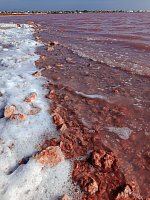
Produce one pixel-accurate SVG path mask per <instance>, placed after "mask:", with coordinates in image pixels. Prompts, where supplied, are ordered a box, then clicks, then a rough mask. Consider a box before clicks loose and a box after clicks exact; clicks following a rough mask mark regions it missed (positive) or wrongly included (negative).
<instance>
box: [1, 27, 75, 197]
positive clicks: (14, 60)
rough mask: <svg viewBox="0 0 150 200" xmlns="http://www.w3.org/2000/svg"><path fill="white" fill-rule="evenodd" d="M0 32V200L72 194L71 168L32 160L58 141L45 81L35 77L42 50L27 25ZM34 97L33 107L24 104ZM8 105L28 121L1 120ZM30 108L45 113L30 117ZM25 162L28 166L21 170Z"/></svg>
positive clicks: (66, 165) (3, 28) (66, 162)
mask: <svg viewBox="0 0 150 200" xmlns="http://www.w3.org/2000/svg"><path fill="white" fill-rule="evenodd" d="M0 29H1V30H0V80H1V81H0V180H1V181H0V199H1V200H20V199H23V200H26V199H28V200H30V199H42V200H46V199H51V200H55V199H56V198H58V196H60V195H63V194H64V193H67V191H68V188H69V185H70V182H69V180H70V171H71V165H70V162H69V161H64V162H63V163H60V164H59V165H57V166H56V167H52V168H50V167H49V168H43V166H42V165H41V164H39V163H38V162H37V161H36V160H34V159H32V158H30V157H31V156H32V155H33V154H34V153H35V152H37V149H36V147H37V146H38V145H39V144H41V143H42V142H43V141H44V138H45V137H47V138H52V137H54V136H55V137H57V132H56V130H55V126H54V125H53V123H52V119H51V116H50V115H49V114H48V109H49V103H48V102H47V101H46V99H45V98H44V96H45V94H46V93H47V91H46V90H44V89H43V87H42V85H43V84H44V83H45V82H46V80H45V79H44V78H36V77H34V76H32V73H33V72H35V71H36V70H37V69H36V67H35V63H34V62H35V61H36V60H37V59H38V58H39V56H38V55H36V54H35V53H34V52H35V49H36V47H37V46H39V45H41V44H39V43H37V42H36V41H34V39H33V33H34V32H33V29H32V28H31V27H30V26H29V25H25V24H24V25H22V26H21V28H18V27H17V26H16V24H0ZM7 47H8V48H7ZM31 92H36V93H37V99H36V100H35V101H34V102H33V104H32V105H31V104H29V103H26V102H24V99H25V97H27V96H28V95H29V94H30V93H31ZM6 105H15V106H16V108H17V110H18V112H19V113H24V114H26V115H27V119H26V120H25V121H22V122H19V121H10V120H7V119H6V118H5V117H3V111H4V107H5V106H6ZM31 106H35V107H37V106H38V107H39V108H40V109H41V112H39V113H38V114H36V115H28V113H29V112H30V110H31ZM23 158H29V161H28V162H27V163H26V164H22V165H20V166H19V165H18V163H19V161H20V160H22V159H23Z"/></svg>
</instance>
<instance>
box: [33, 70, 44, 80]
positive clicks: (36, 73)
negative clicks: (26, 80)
mask: <svg viewBox="0 0 150 200" xmlns="http://www.w3.org/2000/svg"><path fill="white" fill-rule="evenodd" d="M41 75H42V74H41V71H36V72H34V73H33V74H32V76H34V77H36V78H38V77H41Z"/></svg>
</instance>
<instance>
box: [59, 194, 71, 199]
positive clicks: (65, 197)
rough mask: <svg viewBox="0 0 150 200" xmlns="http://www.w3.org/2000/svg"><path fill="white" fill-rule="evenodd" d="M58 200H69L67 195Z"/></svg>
mask: <svg viewBox="0 0 150 200" xmlns="http://www.w3.org/2000/svg"><path fill="white" fill-rule="evenodd" d="M60 200H70V198H69V196H68V195H67V194H65V195H64V196H63V197H62V198H61V199H60Z"/></svg>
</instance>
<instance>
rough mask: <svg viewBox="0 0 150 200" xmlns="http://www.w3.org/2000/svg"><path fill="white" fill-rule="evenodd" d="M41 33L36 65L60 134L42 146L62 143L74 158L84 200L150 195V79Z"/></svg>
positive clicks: (69, 155)
mask: <svg viewBox="0 0 150 200" xmlns="http://www.w3.org/2000/svg"><path fill="white" fill-rule="evenodd" d="M35 30H36V34H35V37H36V39H37V40H38V41H42V42H43V43H44V44H45V46H43V47H40V48H38V49H37V53H38V54H39V55H41V58H40V60H39V61H37V62H36V65H37V66H38V67H39V69H40V70H42V75H43V76H45V77H46V78H47V79H48V80H49V82H48V84H46V85H44V87H46V88H47V89H49V93H48V94H47V95H46V98H48V99H49V101H50V104H51V109H50V111H49V112H50V114H52V115H53V119H54V123H55V124H56V126H57V129H58V130H59V131H60V139H55V138H54V139H52V140H46V141H45V143H44V144H43V145H41V147H42V148H43V149H44V148H46V147H47V146H50V145H54V146H55V145H59V146H60V147H61V149H62V151H63V152H64V154H65V157H66V158H67V159H73V161H74V170H73V174H72V178H73V180H74V183H76V184H78V185H79V186H80V188H81V191H82V192H83V197H82V199H88V200H89V199H94V200H99V199H104V200H107V199H110V200H113V199H117V200H121V199H146V198H148V197H150V192H149V188H150V180H149V176H148V174H149V171H150V162H149V161H150V151H149V150H150V126H149V119H150V113H149V77H146V76H139V75H135V74H132V73H129V72H126V71H123V70H121V69H118V68H111V67H109V66H107V65H106V64H102V63H100V62H95V61H93V60H91V59H86V58H82V57H80V56H79V55H77V54H74V53H73V52H72V51H71V50H69V49H68V48H66V47H65V46H63V44H57V43H56V44H55V43H54V42H49V38H48V37H45V36H46V30H44V29H42V27H41V26H40V27H38V26H36V25H35ZM126 81H127V82H128V83H129V84H125V82H126ZM141 97H142V100H141Z"/></svg>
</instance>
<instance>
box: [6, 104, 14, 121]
mask: <svg viewBox="0 0 150 200" xmlns="http://www.w3.org/2000/svg"><path fill="white" fill-rule="evenodd" d="M15 112H16V107H15V106H13V105H11V106H6V107H5V109H4V117H6V118H10V117H11V115H13V114H15Z"/></svg>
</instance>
